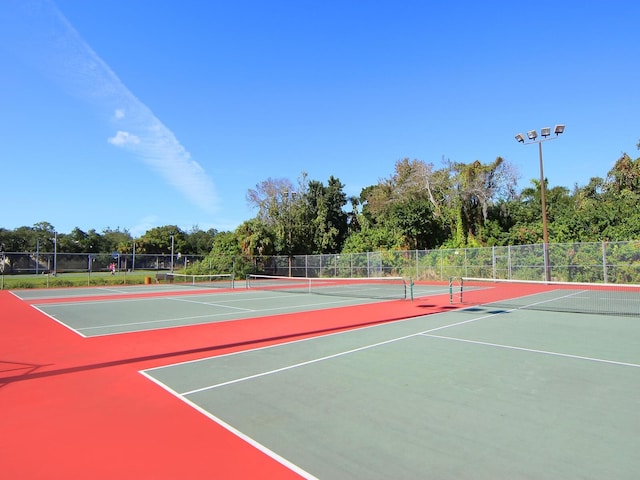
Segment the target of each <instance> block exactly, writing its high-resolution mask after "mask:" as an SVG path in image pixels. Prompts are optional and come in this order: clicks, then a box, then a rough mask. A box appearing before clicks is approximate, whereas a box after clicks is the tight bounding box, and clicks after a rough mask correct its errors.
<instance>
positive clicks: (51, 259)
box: [0, 252, 203, 275]
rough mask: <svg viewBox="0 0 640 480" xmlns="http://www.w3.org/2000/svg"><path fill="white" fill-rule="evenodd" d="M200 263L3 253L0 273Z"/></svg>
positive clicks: (189, 258) (185, 258)
mask: <svg viewBox="0 0 640 480" xmlns="http://www.w3.org/2000/svg"><path fill="white" fill-rule="evenodd" d="M202 259H203V257H202V256H197V255H174V257H173V262H172V258H171V255H149V254H136V255H133V254H119V253H55V252H32V253H30V252H20V253H17V252H7V253H4V254H3V257H2V261H1V262H0V270H1V271H2V273H3V274H5V275H20V274H41V273H42V274H47V273H71V272H108V271H110V270H111V268H112V265H113V268H115V269H116V270H117V271H129V272H130V271H135V270H171V269H172V268H175V269H184V268H187V267H189V266H190V265H192V264H193V263H194V262H198V261H201V260H202Z"/></svg>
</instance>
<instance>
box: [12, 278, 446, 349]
mask: <svg viewBox="0 0 640 480" xmlns="http://www.w3.org/2000/svg"><path fill="white" fill-rule="evenodd" d="M429 291H430V292H432V293H435V292H439V294H441V295H445V294H446V292H447V289H446V287H444V286H441V287H433V288H431V289H429ZM356 293H357V295H356V296H355V297H354V296H336V295H315V294H312V293H305V292H301V294H290V293H284V292H282V291H281V290H280V289H275V290H273V289H266V290H260V289H259V290H255V289H246V288H236V289H232V290H231V289H230V290H217V289H216V290H211V291H204V290H202V289H201V287H198V286H196V287H190V286H186V287H185V286H174V285H158V286H152V287H149V286H139V287H119V288H114V287H109V288H103V287H101V288H81V289H58V290H55V291H50V290H38V291H30V290H24V291H19V292H16V294H17V295H19V296H20V297H21V298H22V299H24V300H26V301H28V302H29V303H31V304H32V305H33V306H34V307H35V308H37V309H38V310H40V311H41V312H43V313H44V314H46V315H48V316H49V317H51V318H53V319H55V320H56V321H58V322H60V323H62V324H63V325H65V326H67V327H68V328H70V329H71V330H73V331H75V332H76V333H78V334H80V335H82V336H85V337H93V336H99V335H111V334H118V333H128V332H139V331H146V330H155V329H159V328H170V327H179V326H188V325H201V324H205V323H216V322H226V321H230V320H242V319H246V318H255V317H264V316H270V315H281V314H287V313H299V312H306V311H314V310H321V309H328V308H336V307H345V306H354V305H364V304H370V303H376V302H380V301H382V300H384V299H380V298H362V297H361V295H362V290H358V291H357V292H356ZM150 295H151V296H150ZM399 301H403V300H399Z"/></svg>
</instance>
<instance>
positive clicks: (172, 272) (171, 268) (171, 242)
mask: <svg viewBox="0 0 640 480" xmlns="http://www.w3.org/2000/svg"><path fill="white" fill-rule="evenodd" d="M171 273H173V235H171Z"/></svg>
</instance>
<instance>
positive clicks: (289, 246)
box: [284, 191, 296, 277]
mask: <svg viewBox="0 0 640 480" xmlns="http://www.w3.org/2000/svg"><path fill="white" fill-rule="evenodd" d="M289 195H291V200H293V199H295V198H296V192H289V191H285V192H284V196H285V202H287V203H286V209H287V220H288V223H289V232H288V239H287V255H288V257H289V276H290V277H291V276H292V270H293V242H292V240H293V236H292V233H293V219H292V215H291V203H290V200H289Z"/></svg>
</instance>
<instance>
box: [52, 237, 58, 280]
mask: <svg viewBox="0 0 640 480" xmlns="http://www.w3.org/2000/svg"><path fill="white" fill-rule="evenodd" d="M57 274H58V232H55V231H54V232H53V276H54V277H55V276H56V275H57Z"/></svg>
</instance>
